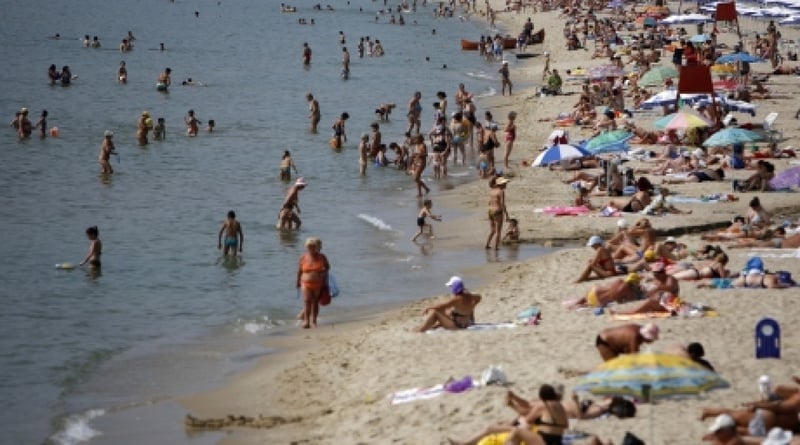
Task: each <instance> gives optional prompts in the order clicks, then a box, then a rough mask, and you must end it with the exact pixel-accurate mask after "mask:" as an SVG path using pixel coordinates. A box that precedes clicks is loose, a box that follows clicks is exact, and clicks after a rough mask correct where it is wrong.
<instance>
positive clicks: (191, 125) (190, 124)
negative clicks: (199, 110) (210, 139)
mask: <svg viewBox="0 0 800 445" xmlns="http://www.w3.org/2000/svg"><path fill="white" fill-rule="evenodd" d="M184 122H186V134H187V135H188V136H192V137H193V136H197V130H198V126H199V125H201V124H202V122H200V121H199V120H198V119H197V118H196V117H195V116H194V110H189V113H188V114H187V115H186V118H185V119H184Z"/></svg>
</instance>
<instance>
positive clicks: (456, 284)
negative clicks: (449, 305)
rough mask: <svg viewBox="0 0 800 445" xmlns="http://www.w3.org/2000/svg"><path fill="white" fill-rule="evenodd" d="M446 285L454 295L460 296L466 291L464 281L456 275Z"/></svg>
mask: <svg viewBox="0 0 800 445" xmlns="http://www.w3.org/2000/svg"><path fill="white" fill-rule="evenodd" d="M444 285H445V286H447V287H449V288H450V291H451V292H452V293H454V294H460V293H461V292H463V291H464V280H462V279H461V277H459V276H456V275H453V276H452V277H450V279H449V280H448V281H447V283H445V284H444Z"/></svg>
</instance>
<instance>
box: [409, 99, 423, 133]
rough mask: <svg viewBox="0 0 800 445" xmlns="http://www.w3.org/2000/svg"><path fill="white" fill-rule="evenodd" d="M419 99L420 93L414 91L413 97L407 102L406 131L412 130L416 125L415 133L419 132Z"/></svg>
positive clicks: (420, 110)
mask: <svg viewBox="0 0 800 445" xmlns="http://www.w3.org/2000/svg"><path fill="white" fill-rule="evenodd" d="M420 99H422V93H420V92H419V91H417V92H415V93H414V97H412V98H411V100H410V101H409V102H408V114H407V116H408V130H407V131H408V133H411V132H412V131H414V127H416V134H419V127H420V124H421V121H420V116H421V115H422V104H421V103H420Z"/></svg>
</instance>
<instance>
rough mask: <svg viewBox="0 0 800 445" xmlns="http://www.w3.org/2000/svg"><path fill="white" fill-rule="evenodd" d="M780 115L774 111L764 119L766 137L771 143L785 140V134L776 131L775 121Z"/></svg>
mask: <svg viewBox="0 0 800 445" xmlns="http://www.w3.org/2000/svg"><path fill="white" fill-rule="evenodd" d="M776 119H778V113H777V112H775V111H773V112H772V113H769V114H768V115H766V116H765V117H764V133H765V134H764V135H765V136H766V137H767V139H768V140H769V141H770V142H778V141H780V140H782V139H783V133H781V132H780V131H778V130H776V129H775V120H776Z"/></svg>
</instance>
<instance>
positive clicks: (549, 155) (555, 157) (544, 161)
mask: <svg viewBox="0 0 800 445" xmlns="http://www.w3.org/2000/svg"><path fill="white" fill-rule="evenodd" d="M589 155H590V153H589V152H588V151H586V150H584V149H582V148H580V147H576V146H574V145H569V144H558V145H553V146H552V147H550V148H548V149H547V150H545V151H543V152H541V153H540V154H539V156H537V157H536V159H534V160H533V166H534V167H541V166H545V165H550V164H554V163H556V162H561V161H566V160H567V159H577V158H582V157H585V156H589Z"/></svg>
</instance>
